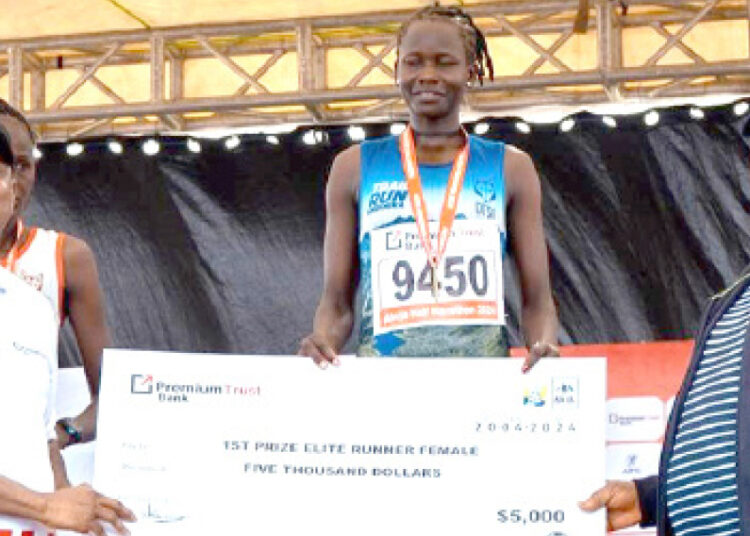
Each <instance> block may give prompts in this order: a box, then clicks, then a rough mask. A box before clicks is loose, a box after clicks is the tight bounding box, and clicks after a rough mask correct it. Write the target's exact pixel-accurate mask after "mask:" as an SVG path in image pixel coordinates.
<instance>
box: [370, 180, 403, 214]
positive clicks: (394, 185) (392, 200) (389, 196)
mask: <svg viewBox="0 0 750 536" xmlns="http://www.w3.org/2000/svg"><path fill="white" fill-rule="evenodd" d="M408 196H409V193H408V192H407V190H406V183H405V182H404V181H390V182H376V183H375V184H373V185H372V193H371V194H370V198H369V199H368V200H367V213H368V214H372V213H374V212H378V211H380V210H386V209H394V208H404V203H405V202H406V200H407V198H408Z"/></svg>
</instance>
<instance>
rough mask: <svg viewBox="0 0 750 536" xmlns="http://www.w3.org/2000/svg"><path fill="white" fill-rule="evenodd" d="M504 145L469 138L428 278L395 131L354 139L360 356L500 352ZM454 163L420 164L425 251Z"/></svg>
mask: <svg viewBox="0 0 750 536" xmlns="http://www.w3.org/2000/svg"><path fill="white" fill-rule="evenodd" d="M504 152H505V146H504V144H502V143H499V142H493V141H488V140H483V139H481V138H477V137H474V136H469V161H468V164H467V169H466V176H465V178H464V183H463V186H462V189H461V193H460V195H459V199H458V209H457V212H456V219H455V222H454V224H453V229H452V232H451V236H450V239H449V240H448V245H447V249H446V251H445V254H444V256H443V258H442V260H441V262H440V265H439V266H438V270H437V273H438V277H437V279H438V281H439V282H440V291H439V295H438V296H437V298H436V297H434V296H433V294H432V292H431V288H432V285H431V283H432V281H431V277H430V269H429V265H428V263H427V257H426V255H425V252H424V249H423V247H422V243H421V240H420V237H419V233H418V231H417V226H416V223H415V219H414V214H413V212H412V207H411V202H410V200H409V194H408V191H407V185H406V178H405V176H404V172H403V167H402V163H401V154H400V150H399V140H398V137H394V136H389V137H386V138H380V139H376V140H368V141H366V142H364V143H362V145H361V170H360V190H359V255H360V287H359V288H360V294H361V295H360V303H361V325H360V336H359V347H358V351H357V353H358V355H370V356H372V355H378V356H415V357H452V356H477V357H481V356H505V355H507V343H506V340H505V331H504V324H505V318H504V317H505V313H504V308H503V285H502V262H503V254H504V250H505V182H504V178H503V160H504ZM452 167H453V166H452V163H451V164H446V165H424V164H423V165H420V166H419V173H420V177H421V182H422V188H423V192H424V198H425V202H426V204H427V212H428V218H429V222H430V234H431V235H432V236H431V238H432V241H433V247H434V246H435V245H436V244H437V239H436V236H437V233H438V228H439V221H440V213H441V209H442V206H443V200H444V197H445V191H446V187H447V184H448V180H449V176H450V172H451V169H452Z"/></svg>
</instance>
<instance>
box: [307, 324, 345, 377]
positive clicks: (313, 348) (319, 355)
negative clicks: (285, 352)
mask: <svg viewBox="0 0 750 536" xmlns="http://www.w3.org/2000/svg"><path fill="white" fill-rule="evenodd" d="M297 354H298V355H304V356H307V357H312V359H313V361H315V364H316V365H318V366H319V367H320V368H322V369H324V368H326V367H328V365H329V364H331V365H334V366H337V367H338V366H339V365H340V364H341V361H340V360H339V356H338V355H336V351H335V350H334V349H333V347H332V346H331V345H330V344H329V343H328V342H327V341H326V340H325V339H323V337H321V336H320V335H317V334H316V333H311V334H310V335H308V336H307V337H305V338H304V339H302V341H300V344H299V351H298V352H297Z"/></svg>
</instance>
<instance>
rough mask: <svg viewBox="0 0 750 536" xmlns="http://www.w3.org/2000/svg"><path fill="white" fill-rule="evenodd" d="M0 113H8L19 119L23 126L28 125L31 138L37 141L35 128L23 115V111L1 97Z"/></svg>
mask: <svg viewBox="0 0 750 536" xmlns="http://www.w3.org/2000/svg"><path fill="white" fill-rule="evenodd" d="M0 115H8V116H10V117H12V118H14V119H17V120H18V121H19V122H20V123H21V124H22V125H23V126H25V127H26V131H27V132H28V133H29V138H31V141H32V143H33V142H35V141H36V134H34V130H33V129H32V128H31V124H29V121H28V120H27V119H26V118H25V117H24V116H23V114H22V113H21V112H19V111H18V110H16V109H15V108H14V107H13V106H11V105H10V104H9V103H8V102H7V101H5V100H3V99H0Z"/></svg>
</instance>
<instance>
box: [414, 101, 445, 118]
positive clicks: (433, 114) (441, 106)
mask: <svg viewBox="0 0 750 536" xmlns="http://www.w3.org/2000/svg"><path fill="white" fill-rule="evenodd" d="M411 109H412V111H413V112H414V113H416V114H417V115H421V116H423V117H428V118H430V119H435V118H439V117H443V116H444V115H447V113H448V107H447V106H446V104H445V102H429V103H427V102H416V103H413V105H412V106H411Z"/></svg>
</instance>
